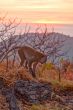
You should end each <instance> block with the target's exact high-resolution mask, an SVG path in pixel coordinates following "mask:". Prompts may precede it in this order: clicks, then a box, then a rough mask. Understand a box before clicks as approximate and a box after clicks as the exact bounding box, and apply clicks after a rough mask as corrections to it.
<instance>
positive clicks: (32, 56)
mask: <svg viewBox="0 0 73 110" xmlns="http://www.w3.org/2000/svg"><path fill="white" fill-rule="evenodd" d="M12 50H18V55H19V57H20V60H21V62H20V66H22V65H23V64H24V62H25V67H27V66H28V70H29V72H30V73H31V74H32V76H33V77H35V76H36V75H35V69H36V66H37V64H38V63H41V64H43V63H46V61H47V56H46V55H45V54H43V53H41V52H39V51H37V50H35V49H33V48H31V47H28V46H22V47H15V48H12V49H11V50H9V51H8V52H7V54H8V53H10V52H12ZM5 56H6V55H5ZM5 56H4V58H5ZM32 66H33V68H32Z"/></svg>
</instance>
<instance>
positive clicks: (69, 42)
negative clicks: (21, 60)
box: [21, 32, 73, 59]
mask: <svg viewBox="0 0 73 110" xmlns="http://www.w3.org/2000/svg"><path fill="white" fill-rule="evenodd" d="M28 36H30V37H31V38H30V39H32V38H33V37H34V36H35V35H34V33H29V34H28ZM41 36H42V34H40V37H41ZM48 37H50V38H51V39H52V38H53V37H56V38H58V37H59V38H60V39H63V40H65V42H64V46H63V47H62V51H63V52H66V51H67V54H66V57H67V58H70V59H72V58H73V37H70V36H69V35H64V34H62V33H56V32H51V33H48ZM21 40H22V41H24V35H22V36H21ZM24 43H25V44H26V42H24ZM26 45H27V44H26Z"/></svg>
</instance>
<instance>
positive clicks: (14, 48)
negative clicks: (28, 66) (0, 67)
mask: <svg viewBox="0 0 73 110" xmlns="http://www.w3.org/2000/svg"><path fill="white" fill-rule="evenodd" d="M19 48H20V47H19V46H17V47H13V48H12V49H10V50H8V51H7V52H6V54H5V55H4V57H3V58H2V59H1V61H0V63H2V61H3V60H4V59H5V58H6V56H7V55H8V54H9V53H10V52H11V51H13V50H17V49H19Z"/></svg>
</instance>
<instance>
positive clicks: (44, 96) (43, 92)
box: [14, 80, 52, 104]
mask: <svg viewBox="0 0 73 110" xmlns="http://www.w3.org/2000/svg"><path fill="white" fill-rule="evenodd" d="M14 90H15V93H16V95H17V96H18V97H19V98H23V99H24V100H26V101H27V102H29V103H32V104H33V103H34V104H36V103H41V102H43V101H45V100H50V99H51V93H52V85H51V84H50V83H42V82H35V81H28V80H19V81H17V82H16V83H15V87H14Z"/></svg>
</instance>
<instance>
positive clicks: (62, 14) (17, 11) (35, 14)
mask: <svg viewBox="0 0 73 110" xmlns="http://www.w3.org/2000/svg"><path fill="white" fill-rule="evenodd" d="M6 13H7V16H8V17H10V18H15V17H17V18H18V19H22V21H23V22H24V23H58V24H73V0H0V16H3V15H4V14H6Z"/></svg>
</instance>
